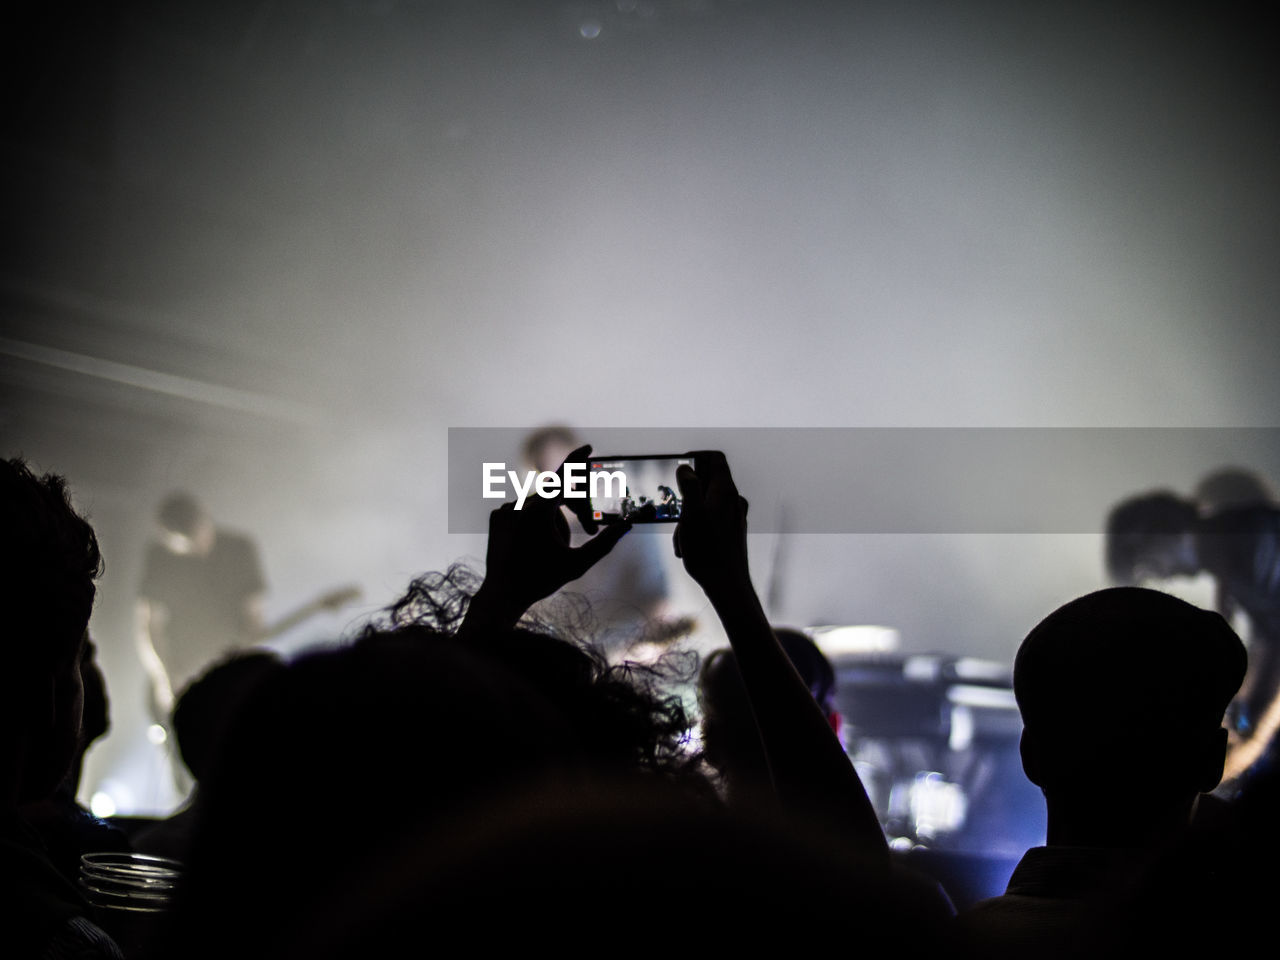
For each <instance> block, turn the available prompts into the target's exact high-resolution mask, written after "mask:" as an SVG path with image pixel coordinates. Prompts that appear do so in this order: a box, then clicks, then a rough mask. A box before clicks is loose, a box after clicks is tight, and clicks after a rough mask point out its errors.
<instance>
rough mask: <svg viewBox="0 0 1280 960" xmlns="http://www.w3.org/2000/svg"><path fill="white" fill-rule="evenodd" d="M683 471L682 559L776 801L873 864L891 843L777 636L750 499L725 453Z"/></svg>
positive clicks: (882, 860)
mask: <svg viewBox="0 0 1280 960" xmlns="http://www.w3.org/2000/svg"><path fill="white" fill-rule="evenodd" d="M694 463H695V467H694V468H693V469H690V468H689V467H688V466H682V467H680V469H679V471H678V473H677V480H678V481H679V485H680V494H681V497H682V499H683V500H684V507H683V510H682V512H681V516H680V522H679V523H678V524H677V526H676V532H675V550H676V556H678V557H680V558H681V559H682V560H683V561H684V566H685V569H686V570H687V571H688V572H689V575H690V576H692V577H693V579H694V580H696V581H697V582H698V584H699V585H700V586H701V587H702V589H703V591H705V593H706V595H707V599H708V600H710V601H711V605H712V606H713V607H714V608H715V611H716V614H717V615H718V616H719V618H720V621H721V623H722V624H723V625H724V629H725V633H726V634H727V635H728V637H729V643H730V645H731V646H732V647H733V651H734V654H735V655H736V656H737V659H738V666H739V669H740V670H741V673H742V680H743V683H744V685H745V686H746V689H747V694H748V697H749V699H750V702H751V710H752V713H753V714H754V715H755V720H756V726H757V728H758V730H759V732H760V739H761V742H762V744H763V746H764V750H765V755H766V757H767V759H768V762H769V771H770V774H771V776H772V778H773V783H774V788H775V790H776V791H777V794H778V799H779V802H780V803H781V804H782V807H783V809H784V811H786V813H787V814H788V815H790V816H793V817H796V818H798V819H803V820H807V821H812V820H813V819H814V818H815V817H816V818H819V819H820V820H821V822H822V823H823V825H824V826H826V827H827V828H828V829H829V830H832V831H836V832H838V833H839V835H840V836H842V837H843V839H844V840H845V842H846V843H847V844H848V845H849V847H850V849H851V850H852V851H853V852H855V853H856V854H857V855H859V856H861V857H863V858H865V859H866V860H867V861H869V862H870V863H871V864H872V865H873V866H883V867H885V868H886V869H887V868H888V862H889V861H888V846H887V845H886V843H885V839H884V833H883V831H882V830H881V828H880V824H879V821H878V820H877V819H876V815H875V810H874V809H873V808H872V806H871V801H870V799H869V798H868V797H867V793H866V790H865V789H864V788H863V785H862V781H861V780H859V779H858V774H857V771H856V770H854V767H853V764H852V763H850V762H849V758H848V757H847V756H846V755H845V752H844V748H843V747H842V746H841V745H840V741H839V739H838V738H837V737H836V734H835V732H834V731H833V730H832V729H831V726H830V724H829V723H828V722H827V718H826V717H825V716H823V713H822V710H821V708H820V707H819V706H818V704H817V703H816V702H815V701H814V699H813V695H812V694H811V693H810V692H809V688H808V686H807V685H806V684H805V682H804V680H802V679H801V678H800V675H799V674H798V673H797V672H796V670H795V667H794V666H792V664H791V661H790V660H789V659H788V657H787V655H786V653H785V651H784V650H783V649H782V646H781V645H780V644H779V643H778V641H777V638H776V637H775V636H774V635H773V630H772V628H771V627H770V626H769V621H768V618H767V617H766V616H765V613H764V608H763V607H762V606H761V604H760V599H759V597H758V596H757V595H756V591H755V587H754V586H753V585H752V583H751V574H750V571H749V569H748V565H747V502H746V501H745V500H744V499H743V498H742V497H740V496H739V495H738V490H737V488H736V486H735V485H734V482H733V477H732V476H731V475H730V473H729V465H728V463H727V461H726V460H725V458H724V454H722V453H719V452H717V451H709V452H704V453H698V454H696V455H695V460H694Z"/></svg>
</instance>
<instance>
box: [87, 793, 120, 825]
mask: <svg viewBox="0 0 1280 960" xmlns="http://www.w3.org/2000/svg"><path fill="white" fill-rule="evenodd" d="M89 809H90V810H92V811H93V815H94V816H95V817H101V818H103V819H106V818H107V817H114V816H115V815H116V802H115V801H114V800H112V799H111V794H109V793H103V792H102V791H101V790H99V791H98V792H97V793H95V794H94V795H93V799H91V800H90V801H89Z"/></svg>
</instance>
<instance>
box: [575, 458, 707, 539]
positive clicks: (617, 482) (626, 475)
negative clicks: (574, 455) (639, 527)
mask: <svg viewBox="0 0 1280 960" xmlns="http://www.w3.org/2000/svg"><path fill="white" fill-rule="evenodd" d="M682 463H687V464H688V465H689V466H691V467H692V466H693V454H692V453H650V454H642V455H639V456H613V457H592V458H591V459H590V460H588V461H587V496H588V497H589V498H590V506H591V517H592V519H594V520H595V521H596V522H597V523H623V522H630V523H675V522H676V521H677V520H679V519H680V506H681V501H680V487H679V486H678V485H677V484H676V468H677V467H679V466H680V465H681V464H682Z"/></svg>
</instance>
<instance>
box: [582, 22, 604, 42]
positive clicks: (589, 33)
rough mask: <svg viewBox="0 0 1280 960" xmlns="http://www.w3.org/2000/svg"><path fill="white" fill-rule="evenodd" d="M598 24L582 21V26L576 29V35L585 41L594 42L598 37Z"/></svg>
mask: <svg viewBox="0 0 1280 960" xmlns="http://www.w3.org/2000/svg"><path fill="white" fill-rule="evenodd" d="M600 29H601V27H600V22H599V21H598V20H584V21H582V26H580V27H578V33H580V34H582V36H583V37H584V38H585V39H587V40H594V39H595V38H596V37H598V36H600Z"/></svg>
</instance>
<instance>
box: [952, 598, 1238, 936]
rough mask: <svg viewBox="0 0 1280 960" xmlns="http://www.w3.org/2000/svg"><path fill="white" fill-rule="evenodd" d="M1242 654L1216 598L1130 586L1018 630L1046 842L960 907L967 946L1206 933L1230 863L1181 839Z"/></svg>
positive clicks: (1023, 698) (1019, 691) (1215, 758)
mask: <svg viewBox="0 0 1280 960" xmlns="http://www.w3.org/2000/svg"><path fill="white" fill-rule="evenodd" d="M1244 670H1245V654H1244V648H1243V646H1242V644H1241V643H1240V640H1239V638H1238V637H1237V636H1236V635H1235V633H1234V631H1232V630H1231V628H1230V626H1228V624H1227V623H1226V621H1225V620H1223V618H1222V617H1221V616H1220V615H1219V614H1217V613H1213V612H1211V611H1206V610H1200V609H1199V608H1197V607H1194V606H1192V605H1191V604H1188V603H1186V602H1184V601H1182V600H1179V599H1177V598H1176V597H1172V596H1170V595H1168V594H1164V593H1160V592H1157V591H1154V590H1146V589H1142V588H1137V587H1116V588H1112V589H1108V590H1100V591H1098V592H1096V593H1091V594H1088V595H1087V596H1084V597H1081V598H1080V599H1077V600H1074V601H1072V602H1070V603H1068V604H1066V605H1064V606H1062V607H1060V608H1059V609H1058V610H1056V611H1054V612H1053V613H1052V614H1050V615H1049V616H1048V617H1046V618H1045V619H1044V620H1043V621H1042V622H1041V623H1040V624H1039V625H1038V626H1037V627H1036V628H1035V629H1034V630H1032V631H1031V633H1030V634H1028V636H1027V638H1026V639H1025V640H1024V641H1023V643H1022V645H1021V647H1019V649H1018V654H1017V657H1016V659H1015V661H1014V674H1013V684H1014V693H1015V695H1016V697H1017V700H1018V708H1019V710H1020V711H1021V713H1022V720H1023V726H1024V729H1023V734H1022V761H1023V769H1024V770H1025V771H1026V774H1027V777H1028V778H1029V779H1030V780H1031V781H1032V782H1033V783H1035V784H1037V785H1038V786H1039V787H1040V788H1041V790H1042V791H1043V792H1044V797H1045V804H1046V806H1047V808H1048V837H1047V839H1048V843H1047V845H1046V846H1044V847H1034V848H1032V849H1031V850H1028V851H1027V853H1026V855H1025V856H1024V857H1023V859H1022V861H1021V862H1020V863H1019V865H1018V867H1017V869H1016V870H1015V871H1014V874H1013V877H1012V878H1011V879H1010V881H1009V886H1008V890H1007V891H1006V893H1005V894H1004V895H1003V896H1001V897H997V898H995V899H993V900H988V901H984V902H983V903H981V904H979V905H977V906H976V907H975V908H973V909H972V910H971V911H969V912H968V913H967V915H965V916H964V917H963V920H962V928H963V929H964V930H965V931H966V933H967V934H968V936H969V938H970V940H971V946H975V947H976V948H978V949H979V950H981V951H982V952H984V953H989V954H994V955H1010V956H1013V955H1016V956H1044V955H1050V956H1063V955H1071V956H1075V955H1084V954H1085V953H1086V952H1087V951H1089V950H1104V952H1109V951H1112V950H1114V949H1120V948H1121V945H1123V946H1124V947H1125V948H1129V947H1132V946H1133V945H1134V944H1143V943H1145V944H1147V945H1150V944H1151V943H1152V942H1154V941H1161V942H1163V941H1165V940H1167V939H1170V938H1177V937H1185V938H1188V940H1187V942H1188V943H1190V942H1191V940H1193V939H1196V938H1199V937H1204V936H1207V935H1208V933H1209V932H1210V931H1211V930H1212V925H1213V924H1214V923H1216V922H1218V921H1219V919H1220V918H1219V917H1218V916H1216V915H1215V911H1216V910H1218V909H1220V908H1221V906H1222V904H1223V903H1224V902H1225V901H1224V898H1225V896H1226V895H1227V893H1228V890H1229V888H1228V887H1226V886H1225V884H1226V883H1228V882H1230V878H1227V877H1223V876H1219V875H1217V874H1215V872H1214V870H1213V869H1212V867H1211V865H1208V864H1205V863H1204V862H1202V861H1201V860H1199V859H1198V858H1196V857H1193V856H1191V855H1190V854H1189V853H1188V852H1187V845H1188V836H1189V834H1188V829H1189V825H1190V823H1191V819H1192V814H1193V812H1194V810H1195V808H1196V805H1197V799H1198V797H1199V796H1200V795H1201V794H1203V793H1207V792H1208V791H1210V790H1212V789H1213V788H1214V787H1215V786H1217V784H1218V781H1219V779H1220V778H1221V775H1222V765H1223V760H1224V757H1225V751H1226V740H1227V733H1226V730H1225V729H1224V728H1223V726H1222V718H1223V713H1224V711H1225V710H1226V707H1227V704H1228V703H1229V702H1230V700H1231V697H1232V696H1233V695H1234V694H1235V691H1236V689H1237V688H1238V687H1239V685H1240V680H1241V678H1242V677H1243V676H1244ZM1219 884H1223V886H1221V887H1220V886H1218V885H1219Z"/></svg>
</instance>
